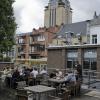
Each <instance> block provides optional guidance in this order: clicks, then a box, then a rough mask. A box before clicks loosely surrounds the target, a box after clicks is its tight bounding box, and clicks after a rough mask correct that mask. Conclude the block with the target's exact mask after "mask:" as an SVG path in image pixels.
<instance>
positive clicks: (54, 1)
mask: <svg viewBox="0 0 100 100" xmlns="http://www.w3.org/2000/svg"><path fill="white" fill-rule="evenodd" d="M70 23H72V9H71V7H70V2H69V0H49V3H48V6H46V7H45V15H44V26H46V27H47V28H48V27H51V26H55V25H61V24H70Z"/></svg>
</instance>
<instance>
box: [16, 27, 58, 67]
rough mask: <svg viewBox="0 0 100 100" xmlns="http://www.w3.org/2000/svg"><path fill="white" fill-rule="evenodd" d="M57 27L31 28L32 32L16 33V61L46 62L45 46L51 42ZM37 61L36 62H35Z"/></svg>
mask: <svg viewBox="0 0 100 100" xmlns="http://www.w3.org/2000/svg"><path fill="white" fill-rule="evenodd" d="M58 29H59V27H57V26H56V27H50V28H48V29H47V28H45V27H44V28H39V29H33V32H30V33H23V34H18V35H17V37H16V42H17V45H16V63H19V64H21V63H22V64H28V65H29V64H32V62H33V63H35V62H36V61H41V62H42V61H44V62H46V59H44V58H47V50H46V48H47V46H48V45H49V43H51V42H52V39H53V37H54V36H55V33H56V32H57V31H58ZM36 63H38V62H36Z"/></svg>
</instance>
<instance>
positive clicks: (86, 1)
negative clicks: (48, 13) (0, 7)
mask: <svg viewBox="0 0 100 100" xmlns="http://www.w3.org/2000/svg"><path fill="white" fill-rule="evenodd" d="M69 1H70V2H71V7H72V9H73V22H79V21H83V20H88V19H92V18H93V14H94V11H97V14H100V0H69ZM47 4H48V0H15V3H14V4H13V6H14V13H15V17H16V22H17V24H18V29H17V33H26V32H31V31H32V29H33V28H38V27H42V26H43V24H44V7H45V6H46V5H47Z"/></svg>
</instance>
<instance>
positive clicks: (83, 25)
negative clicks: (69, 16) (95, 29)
mask: <svg viewBox="0 0 100 100" xmlns="http://www.w3.org/2000/svg"><path fill="white" fill-rule="evenodd" d="M68 32H72V33H75V34H79V33H81V34H86V33H87V21H83V22H77V23H71V24H66V25H63V26H62V27H61V29H60V30H59V32H58V35H65V33H68Z"/></svg>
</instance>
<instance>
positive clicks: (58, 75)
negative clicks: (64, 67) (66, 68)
mask: <svg viewBox="0 0 100 100" xmlns="http://www.w3.org/2000/svg"><path fill="white" fill-rule="evenodd" d="M56 71H57V73H56V77H62V72H61V71H60V70H59V69H56Z"/></svg>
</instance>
